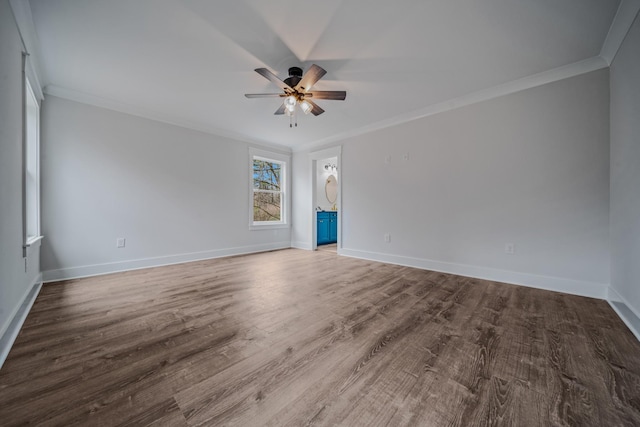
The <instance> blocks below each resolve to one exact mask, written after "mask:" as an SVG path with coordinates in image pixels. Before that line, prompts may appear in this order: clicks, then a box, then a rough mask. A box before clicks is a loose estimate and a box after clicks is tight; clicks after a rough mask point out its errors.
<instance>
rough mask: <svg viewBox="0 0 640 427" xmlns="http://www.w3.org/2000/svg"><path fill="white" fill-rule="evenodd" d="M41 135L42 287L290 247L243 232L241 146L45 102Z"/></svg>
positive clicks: (274, 236)
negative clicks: (51, 282) (50, 282)
mask: <svg viewBox="0 0 640 427" xmlns="http://www.w3.org/2000/svg"><path fill="white" fill-rule="evenodd" d="M42 128H43V141H42V142H43V144H42V145H43V146H42V180H43V208H42V211H43V232H44V234H45V235H46V236H47V238H46V240H45V241H44V242H43V246H42V268H43V271H44V276H45V280H55V279H59V278H62V277H77V276H84V275H89V274H98V273H103V272H109V271H117V270H123V269H128V268H137V267H145V266H149V265H159V264H164V263H172V262H180V261H187V260H192V259H200V258H209V257H215V256H223V255H229V254H235V253H245V252H254V251H259V250H267V249H272V248H280V247H289V246H290V241H291V235H290V231H289V230H288V229H277V230H257V231H252V230H249V226H248V224H249V212H250V209H249V154H248V145H247V144H246V143H243V142H239V141H234V140H230V139H228V138H224V137H219V136H213V135H209V134H204V133H200V132H197V131H192V130H188V129H184V128H181V127H177V126H173V125H169V124H165V123H160V122H155V121H152V120H148V119H143V118H140V117H135V116H131V115H128V114H123V113H118V112H114V111H110V110H106V109H102V108H98V107H93V106H89V105H85V104H81V103H77V102H73V101H69V100H64V99H60V98H56V97H53V96H48V97H47V99H46V101H45V103H44V106H43V120H42ZM118 237H124V238H125V239H126V246H125V248H122V249H118V248H116V239H117V238H118Z"/></svg>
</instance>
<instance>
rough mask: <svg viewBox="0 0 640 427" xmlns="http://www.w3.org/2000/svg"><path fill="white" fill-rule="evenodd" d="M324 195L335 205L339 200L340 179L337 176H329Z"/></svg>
mask: <svg viewBox="0 0 640 427" xmlns="http://www.w3.org/2000/svg"><path fill="white" fill-rule="evenodd" d="M324 193H325V195H326V196H327V200H328V201H329V203H335V202H336V199H337V198H338V179H337V178H336V177H335V175H329V177H328V178H327V182H326V183H325V185H324Z"/></svg>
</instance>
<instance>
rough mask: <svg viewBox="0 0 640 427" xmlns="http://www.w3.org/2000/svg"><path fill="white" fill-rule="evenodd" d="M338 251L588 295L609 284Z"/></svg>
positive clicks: (601, 296)
mask: <svg viewBox="0 0 640 427" xmlns="http://www.w3.org/2000/svg"><path fill="white" fill-rule="evenodd" d="M339 254H340V255H344V256H348V257H352V258H361V259H367V260H371V261H380V262H386V263H388V264H397V265H404V266H407V267H415V268H421V269H424V270H433V271H440V272H443V273H451V274H457V275H459V276H468V277H475V278H478V279H484V280H492V281H496V282H502V283H510V284H513V285H521V286H527V287H530V288H537V289H545V290H548V291H555V292H564V293H566V294H573V295H580V296H585V297H591V298H598V299H606V296H607V288H608V285H607V284H604V283H594V282H584V281H579V280H572V279H565V278H562V277H550V276H539V275H536V274H529V273H519V272H517V271H508V270H499V269H494V268H487V267H478V266H474V265H465V264H456V263H449V262H442V261H434V260H429V259H422V258H412V257H405V256H399V255H390V254H382V253H377V252H368V251H359V250H354V249H344V248H343V249H342V250H341V251H339Z"/></svg>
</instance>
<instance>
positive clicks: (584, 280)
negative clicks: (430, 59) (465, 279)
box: [294, 70, 609, 297]
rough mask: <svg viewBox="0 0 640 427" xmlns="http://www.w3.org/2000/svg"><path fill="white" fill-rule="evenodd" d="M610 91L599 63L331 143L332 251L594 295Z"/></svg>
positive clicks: (604, 242) (600, 284) (599, 287)
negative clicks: (336, 167) (509, 250)
mask: <svg viewBox="0 0 640 427" xmlns="http://www.w3.org/2000/svg"><path fill="white" fill-rule="evenodd" d="M608 101H609V91H608V71H607V70H600V71H596V72H592V73H588V74H585V75H580V76H577V77H573V78H570V79H566V80H561V81H558V82H554V83H551V84H547V85H543V86H540V87H536V88H532V89H528V90H525V91H522V92H518V93H514V94H511V95H507V96H503V97H500V98H496V99H493V100H489V101H484V102H481V103H478V104H474V105H471V106H467V107H464V108H460V109H457V110H452V111H449V112H445V113H441V114H437V115H433V116H429V117H425V118H422V119H419V120H415V121H413V122H409V123H406V124H403V125H399V126H395V127H391V128H387V129H383V130H380V131H376V132H372V133H369V134H365V135H361V136H357V137H353V138H349V139H347V140H344V141H341V144H342V145H343V151H342V153H343V155H342V169H341V171H340V174H341V176H340V178H341V179H342V191H343V193H342V206H341V209H342V239H343V240H342V247H343V250H342V251H341V253H342V254H345V255H351V256H358V257H364V258H370V259H378V260H382V261H390V262H395V263H399V264H406V265H414V266H418V267H423V268H429V269H435V270H441V271H450V272H454V273H459V274H466V275H470V276H476V277H486V278H490V279H494V280H502V281H506V282H511V283H520V284H525V285H530V286H538V287H542V288H549V289H555V290H563V291H566V292H572V293H578V294H585V295H592V296H598V297H604V296H605V295H606V287H607V285H608V283H609V255H608V247H609V246H608V245H609V234H608V227H609V216H608V209H609V207H608V206H609V143H608V138H609V136H608V135H609V126H608V122H609V121H608ZM405 154H406V155H407V156H408V159H407V160H404V155H405ZM387 157H389V158H390V161H389V163H386V161H385V160H386V158H387ZM294 197H298V194H297V193H295V192H294ZM385 233H389V234H391V242H389V243H385V241H384V238H383V235H384V234H385ZM506 243H513V244H515V251H516V252H515V254H513V255H507V254H505V244H506Z"/></svg>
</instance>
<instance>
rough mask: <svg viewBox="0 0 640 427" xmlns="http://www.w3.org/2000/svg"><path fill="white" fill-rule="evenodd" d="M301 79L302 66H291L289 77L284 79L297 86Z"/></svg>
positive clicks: (292, 85)
mask: <svg viewBox="0 0 640 427" xmlns="http://www.w3.org/2000/svg"><path fill="white" fill-rule="evenodd" d="M300 80H302V68H300V67H291V68H289V77H287V78H286V79H284V82H285V83H286V84H288V85H289V86H291V87H295V86H296V85H297V84H298V82H299V81H300Z"/></svg>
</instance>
